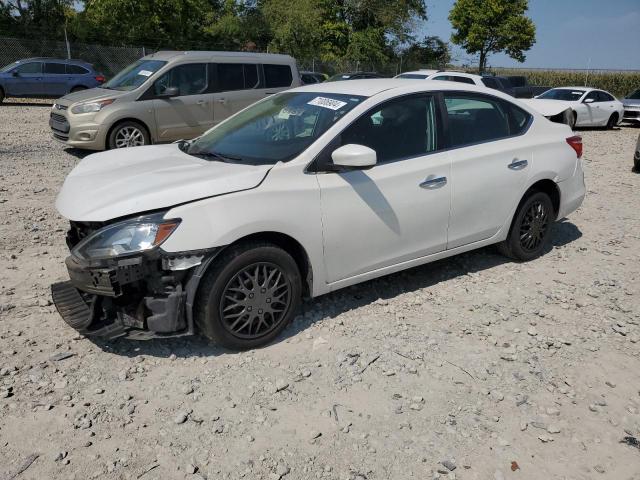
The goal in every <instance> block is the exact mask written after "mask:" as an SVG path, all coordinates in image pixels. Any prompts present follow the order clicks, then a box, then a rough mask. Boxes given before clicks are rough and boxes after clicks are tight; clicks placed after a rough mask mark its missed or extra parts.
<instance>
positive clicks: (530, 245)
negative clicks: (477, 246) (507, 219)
mask: <svg viewBox="0 0 640 480" xmlns="http://www.w3.org/2000/svg"><path fill="white" fill-rule="evenodd" d="M555 216H556V211H555V209H554V207H553V203H552V202H551V198H549V195H547V194H546V193H544V192H536V191H534V192H530V193H529V194H528V195H527V196H525V198H524V199H523V200H522V201H521V202H520V205H519V207H518V210H517V211H516V213H515V215H514V217H513V221H512V223H511V228H510V229H509V234H508V235H507V239H506V240H505V241H503V242H500V243H499V244H498V250H499V251H500V253H502V254H503V255H505V256H507V257H509V258H513V259H514V260H519V261H528V260H533V259H534V258H537V257H539V256H540V255H542V254H543V253H544V250H545V248H546V247H547V244H548V242H549V240H550V238H551V232H552V230H553V223H554V221H555Z"/></svg>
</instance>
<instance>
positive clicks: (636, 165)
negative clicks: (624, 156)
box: [633, 158, 640, 173]
mask: <svg viewBox="0 0 640 480" xmlns="http://www.w3.org/2000/svg"><path fill="white" fill-rule="evenodd" d="M633 169H634V170H635V171H636V173H640V158H634V159H633Z"/></svg>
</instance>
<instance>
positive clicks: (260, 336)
mask: <svg viewBox="0 0 640 480" xmlns="http://www.w3.org/2000/svg"><path fill="white" fill-rule="evenodd" d="M301 296H302V280H301V276H300V272H299V270H298V266H297V265H296V262H295V260H294V259H293V258H292V257H291V255H289V254H288V253H287V252H285V251H284V250H282V249H281V248H279V247H278V246H276V245H273V244H270V243H266V242H254V243H250V244H244V245H238V246H234V247H231V248H230V249H229V250H228V251H226V252H223V254H222V256H221V257H220V259H218V260H217V261H216V262H215V263H214V264H213V265H212V266H211V268H210V269H209V270H208V272H207V273H206V275H205V277H204V279H203V280H202V283H201V284H200V287H199V290H198V296H197V299H196V303H195V305H194V320H195V323H196V326H197V327H198V329H199V331H200V332H201V333H202V334H203V335H205V336H206V337H208V338H210V339H211V340H213V341H215V342H216V343H218V344H219V345H221V346H223V347H225V348H229V349H232V350H246V349H250V348H257V347H260V346H263V345H266V344H268V343H269V342H270V341H272V340H273V339H275V338H276V337H277V336H278V335H279V334H280V333H281V332H282V331H283V330H284V329H285V328H286V326H287V325H288V324H289V322H290V321H291V319H292V318H293V317H294V315H295V313H296V311H297V310H298V307H299V306H300V300H301Z"/></svg>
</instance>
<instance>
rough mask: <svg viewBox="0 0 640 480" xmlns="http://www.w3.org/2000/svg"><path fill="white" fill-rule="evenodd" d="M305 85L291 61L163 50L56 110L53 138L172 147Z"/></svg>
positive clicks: (76, 143)
mask: <svg viewBox="0 0 640 480" xmlns="http://www.w3.org/2000/svg"><path fill="white" fill-rule="evenodd" d="M298 85H300V75H299V74H298V69H297V67H296V62H295V60H294V59H293V58H292V57H290V56H288V55H273V54H264V53H262V54H257V53H242V52H240V53H238V52H202V51H197V52H195V51H194V52H158V53H154V54H152V55H147V56H146V57H143V58H141V59H140V60H138V61H137V62H135V63H133V64H131V65H129V66H128V67H127V68H125V69H124V70H122V71H121V72H120V73H118V74H117V75H116V76H115V77H113V78H112V79H111V80H109V81H108V82H107V83H105V84H104V85H102V86H101V87H100V88H94V89H91V90H86V91H83V92H76V93H72V94H70V95H67V96H65V97H63V98H61V99H59V100H58V101H56V103H55V104H54V106H53V108H52V110H51V116H50V119H49V126H50V127H51V131H52V133H53V136H54V138H56V139H57V140H59V141H60V142H62V143H64V144H65V145H69V146H72V147H78V148H87V149H91V150H104V149H109V148H123V147H135V146H140V145H149V144H151V143H162V142H173V141H175V140H180V139H191V138H194V137H197V136H198V135H202V134H203V133H204V132H206V131H207V130H209V129H210V128H211V127H213V126H214V125H216V124H218V123H220V122H221V121H223V120H225V119H226V118H227V117H230V116H231V115H233V114H234V113H236V112H239V111H240V110H242V109H244V108H246V107H248V106H249V105H251V104H252V103H254V102H256V101H258V100H262V99H263V98H265V97H267V96H269V95H273V94H274V93H278V92H280V91H281V90H284V89H287V88H291V87H296V86H298Z"/></svg>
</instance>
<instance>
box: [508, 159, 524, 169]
mask: <svg viewBox="0 0 640 480" xmlns="http://www.w3.org/2000/svg"><path fill="white" fill-rule="evenodd" d="M527 165H529V161H528V160H518V159H517V158H514V159H513V162H511V163H510V164H509V165H507V166H508V167H509V168H510V169H511V170H522V169H523V168H526V166H527Z"/></svg>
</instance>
